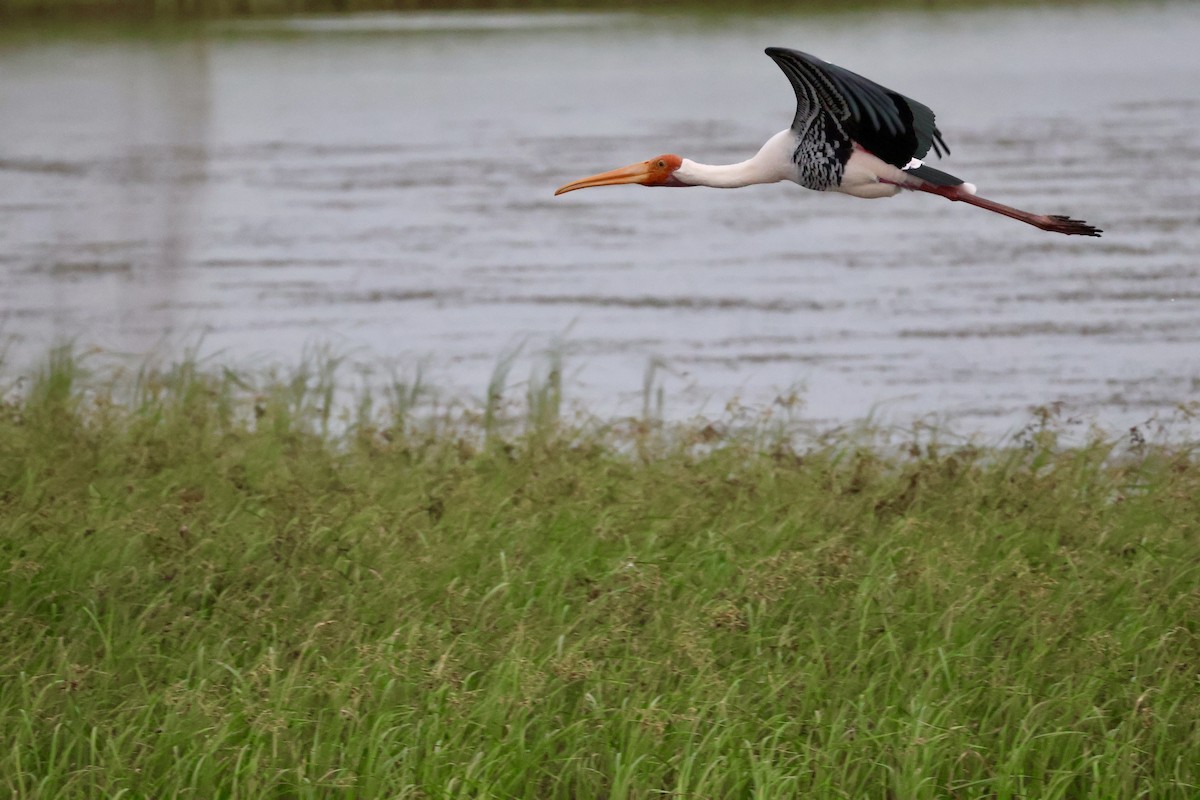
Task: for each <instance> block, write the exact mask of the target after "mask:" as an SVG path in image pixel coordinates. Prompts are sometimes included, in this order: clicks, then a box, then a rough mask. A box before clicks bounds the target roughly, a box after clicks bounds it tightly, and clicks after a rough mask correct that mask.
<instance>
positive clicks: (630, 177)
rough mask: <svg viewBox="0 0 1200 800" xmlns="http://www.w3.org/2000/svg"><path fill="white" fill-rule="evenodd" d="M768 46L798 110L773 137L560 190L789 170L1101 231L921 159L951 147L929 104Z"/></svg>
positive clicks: (734, 183) (720, 179)
mask: <svg viewBox="0 0 1200 800" xmlns="http://www.w3.org/2000/svg"><path fill="white" fill-rule="evenodd" d="M766 53H767V55H768V56H770V57H771V58H772V59H774V61H775V63H776V64H778V65H779V68H780V69H781V70H783V73H784V75H786V76H787V79H788V81H789V82H790V83H791V85H792V89H793V91H794V92H795V94H796V114H795V117H794V118H793V120H792V125H791V127H790V128H788V129H787V130H783V131H780V132H779V133H777V134H775V135H774V136H772V137H771V138H770V139H768V140H767V142H766V144H764V145H763V146H762V148H761V149H760V150H759V151H758V153H757V154H756V155H755V156H754V157H753V158H750V159H747V160H746V161H742V162H739V163H737V164H724V165H713V164H701V163H699V162H696V161H692V160H691V159H687V158H682V157H680V156H677V155H673V154H667V155H662V156H658V157H657V158H652V159H649V160H647V161H644V162H640V163H638V164H631V165H630V166H628V167H622V168H620V169H615V170H611V171H609V172H603V173H600V174H598V175H592V176H591V177H588V178H584V179H582V180H578V181H574V182H572V183H569V184H567V185H565V186H563V187H561V188H559V190H558V191H557V192H555V194H563V193H565V192H570V191H574V190H576V189H586V188H590V187H593V186H607V185H612V184H624V183H639V184H642V185H645V186H712V187H717V188H736V187H740V186H749V185H752V184H756V183H775V182H777V181H784V180H788V181H793V182H795V183H798V184H800V185H801V186H804V187H806V188H808V189H814V190H816V191H834V192H841V193H844V194H849V195H853V196H855V197H863V198H876V197H891V196H893V195H895V194H898V193H899V192H900V191H902V190H906V189H907V190H912V191H921V192H927V193H929V194H937V195H941V196H942V197H945V198H947V199H948V200H955V201H962V202H965V203H968V204H970V205H974V206H978V207H980V208H984V209H986V210H988V211H994V212H996V213H998V214H1003V215H1004V216H1007V217H1011V218H1013V219H1017V220H1020V221H1022V222H1026V223H1028V224H1030V225H1034V226H1036V227H1038V228H1041V229H1042V230H1047V231H1053V232H1056V233H1065V234H1075V235H1082V236H1099V235H1100V233H1101V231H1100V230H1099V229H1097V228H1095V227H1093V226H1091V225H1088V224H1087V223H1085V222H1081V221H1079V220H1074V219H1070V218H1069V217H1065V216H1057V215H1044V214H1033V213H1030V212H1028V211H1021V210H1020V209H1016V208H1012V207H1011V206H1005V205H1001V204H1000V203H996V202H993V201H991V200H986V199H984V198H982V197H979V196H978V195H976V193H975V186H974V185H972V184H970V183H967V182H965V181H963V180H961V179H960V178H956V177H955V176H953V175H950V174H949V173H947V172H943V171H941V170H938V169H934V168H933V167H930V166H927V165H925V164H924V163H923V162H922V161H921V159H922V158H924V157H925V156H926V155H927V154H928V153H929V151H930V150H932V151H933V152H934V154H935V155H937V156H939V157H940V156H942V155H949V153H950V148H949V147H947V146H946V142H945V140H944V139H943V138H942V133H941V131H939V130H938V128H937V124H936V120H935V116H934V113H933V111H932V110H931V109H930V108H929V107H928V106H926V105H925V104H923V103H920V102H917V101H916V100H913V99H912V98H910V97H906V96H905V95H902V94H900V93H899V92H895V91H892V90H891V89H888V88H886V87H884V86H880V85H879V84H878V83H875V82H874V81H872V80H870V79H868V78H864V77H863V76H861V75H859V74H857V73H854V72H851V71H850V70H848V69H844V68H842V67H839V66H836V65H834V64H830V63H828V62H826V61H822V60H821V59H819V58H816V57H815V56H811V55H809V54H807V53H802V52H800V51H798V50H790V49H787V48H783V47H769V48H767V51H766Z"/></svg>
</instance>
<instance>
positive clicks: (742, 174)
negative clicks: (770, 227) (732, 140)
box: [673, 129, 796, 189]
mask: <svg viewBox="0 0 1200 800" xmlns="http://www.w3.org/2000/svg"><path fill="white" fill-rule="evenodd" d="M794 139H795V134H794V133H793V132H792V131H791V129H788V130H786V131H780V132H779V133H777V134H775V135H774V136H772V137H771V138H770V139H768V140H767V143H766V144H764V145H763V146H762V147H761V148H760V149H759V151H758V152H757V153H756V154H755V155H754V157H753V158H748V159H746V160H745V161H740V162H738V163H737V164H701V163H699V162H697V161H692V160H691V159H690V158H685V159H683V164H682V165H680V167H679V169H677V170H675V174H674V176H673V177H675V178H676V179H677V180H679V181H680V182H682V183H686V184H688V185H689V186H711V187H713V188H716V189H736V188H738V187H740V186H752V185H754V184H756V183H775V182H776V181H784V180H794V179H795V173H796V165H795V164H794V163H792V150H793V149H794V147H795V145H794V143H793V142H794Z"/></svg>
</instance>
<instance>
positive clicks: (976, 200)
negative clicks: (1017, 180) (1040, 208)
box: [904, 182, 1103, 236]
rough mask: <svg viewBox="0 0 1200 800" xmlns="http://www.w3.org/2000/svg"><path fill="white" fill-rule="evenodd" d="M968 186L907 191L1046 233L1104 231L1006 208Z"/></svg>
mask: <svg viewBox="0 0 1200 800" xmlns="http://www.w3.org/2000/svg"><path fill="white" fill-rule="evenodd" d="M966 185H967V184H959V185H957V186H935V185H933V184H931V183H926V182H921V183H916V182H912V183H908V184H905V186H904V188H905V189H913V190H915V191H919V192H929V193H930V194H936V195H941V196H942V197H944V198H946V199H947V200H955V201H961V202H963V203H970V204H971V205H973V206H979V207H980V208H984V209H987V210H988V211H995V212H996V213H997V214H1003V215H1004V216H1006V217H1012V218H1013V219H1019V220H1021V222H1026V223H1028V224H1030V225H1033V226H1034V227H1037V228H1041V229H1042V230H1044V231H1053V232H1054V233H1065V234H1067V235H1076V236H1099V235H1100V234H1101V233H1103V231H1101V230H1100V229H1099V228H1096V227H1093V226H1091V225H1088V224H1087V223H1086V222H1083V221H1081V220H1077V219H1071V218H1070V217H1062V216H1059V215H1057V214H1050V215H1047V214H1031V213H1029V212H1028V211H1022V210H1021V209H1019V208H1013V207H1012V206H1006V205H1004V204H1002V203H997V202H995V201H993V200H988V199H987V198H984V197H979V196H977V195H975V194H973V193H972V192H970V191H968V190H967V189H966V188H964V187H965V186H966Z"/></svg>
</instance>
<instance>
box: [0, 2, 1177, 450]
mask: <svg viewBox="0 0 1200 800" xmlns="http://www.w3.org/2000/svg"><path fill="white" fill-rule="evenodd" d="M1198 34H1200V9H1197V8H1195V7H1193V6H1192V5H1190V4H1177V5H1165V6H1132V7H1125V6H1121V7H1103V8H1091V9H1081V8H1071V9H1066V10H1047V9H1021V10H998V11H987V12H956V13H945V14H920V13H911V14H891V15H878V14H873V15H870V16H863V15H849V16H836V15H835V16H827V17H814V18H789V17H772V18H754V17H739V18H737V19H730V20H726V21H725V24H723V25H713V24H708V23H694V22H689V21H688V20H686V19H680V18H665V17H642V16H638V15H633V14H622V15H597V14H580V15H572V14H552V15H540V14H533V15H522V14H479V15H459V14H455V15H428V14H420V15H407V16H405V15H401V16H388V15H382V16H379V15H370V16H366V17H354V18H337V19H334V20H325V19H318V20H302V21H282V22H272V23H262V22H256V23H252V24H248V25H243V26H235V27H234V28H232V29H231V28H230V27H229V25H228V24H227V23H223V24H221V25H220V26H218V27H216V28H214V29H213V30H212V31H210V33H209V34H208V35H196V36H180V37H175V38H166V39H163V38H158V39H155V38H140V39H128V38H119V39H111V40H105V39H96V38H84V39H80V40H70V41H62V40H59V41H56V42H49V43H39V44H30V43H29V42H28V41H25V42H16V41H8V42H0V214H3V217H4V219H5V222H6V224H5V225H4V226H2V227H0V274H2V275H3V282H4V286H5V288H6V291H5V293H4V297H3V299H2V300H0V332H2V333H3V334H4V335H6V336H7V337H8V339H9V340H10V343H11V346H10V350H9V361H10V362H11V363H13V364H20V363H22V362H24V361H27V360H28V359H32V358H35V357H38V356H40V355H41V354H42V353H44V351H45V349H46V347H48V346H49V345H50V344H51V343H52V342H53V341H55V340H56V339H62V338H66V337H73V338H75V339H76V340H77V341H79V342H80V343H81V344H83V345H96V346H99V347H102V348H105V349H106V350H109V351H114V352H119V353H128V354H132V355H134V356H139V355H140V354H144V353H146V352H147V351H149V350H152V349H155V348H160V349H161V348H166V349H172V348H176V349H177V348H179V347H181V346H183V345H185V344H188V343H192V342H194V341H196V340H197V339H200V338H202V340H203V345H202V351H204V352H212V351H220V352H222V353H223V355H222V358H224V359H229V360H234V361H239V362H255V361H257V362H259V363H261V361H262V360H264V359H270V360H281V361H284V362H293V361H294V360H295V359H296V358H298V357H299V355H300V353H301V352H302V351H303V349H304V348H305V347H306V346H309V345H311V344H312V343H314V342H329V343H332V344H333V345H334V346H335V347H337V348H340V349H343V350H347V351H349V352H351V353H352V355H353V356H354V357H355V358H357V359H360V360H362V361H363V362H366V363H379V362H381V361H393V362H395V363H398V364H400V365H402V366H403V365H410V364H413V363H417V362H421V363H424V364H425V369H426V371H427V378H428V379H429V380H430V381H432V382H433V383H435V384H438V385H441V386H444V387H446V388H447V389H448V390H450V391H460V392H466V393H470V394H474V395H478V394H480V393H481V392H482V391H483V389H484V387H485V386H486V384H487V380H488V377H489V375H490V373H491V371H492V369H493V368H494V366H495V365H496V363H497V362H498V361H499V360H500V359H501V358H502V357H503V356H504V355H505V354H506V353H507V352H508V351H510V350H511V349H513V348H515V347H517V346H519V345H520V346H523V350H522V353H523V354H524V355H523V358H524V359H525V361H526V362H528V361H529V360H536V358H537V353H538V352H539V351H541V350H543V349H544V348H546V347H552V346H555V347H561V348H562V349H563V350H564V351H565V353H564V355H565V356H566V363H567V367H568V377H569V384H568V396H571V397H574V398H576V399H577V400H579V401H580V402H583V403H586V404H587V405H588V407H589V408H591V409H593V410H594V411H596V412H597V413H600V414H609V413H616V412H620V411H624V412H636V411H637V410H638V409H640V405H641V400H642V398H641V392H642V381H643V376H644V372H645V369H646V365H647V364H648V363H651V362H652V361H653V360H656V359H659V360H661V362H662V363H663V364H665V365H666V366H665V368H664V369H662V370H659V371H658V373H657V374H658V376H659V377H660V379H661V380H663V381H664V382H665V384H666V396H667V398H668V407H667V410H668V412H671V413H673V414H675V415H677V416H683V415H687V414H691V413H693V412H695V411H705V412H707V413H719V412H720V410H721V409H722V408H723V407H724V405H725V404H726V402H728V401H729V400H730V399H732V398H735V397H736V398H739V399H740V400H742V401H743V402H747V403H750V404H758V405H769V404H770V403H771V401H772V400H773V399H774V398H775V397H776V396H778V395H781V394H787V393H788V392H789V391H790V390H791V389H792V388H793V387H796V386H802V387H804V391H803V396H804V398H805V401H806V403H807V407H806V413H808V414H809V415H811V416H812V417H813V418H814V419H817V420H824V421H830V422H836V421H846V420H850V419H856V418H860V417H862V416H864V415H866V414H868V413H876V414H877V415H878V414H880V413H882V414H883V415H884V416H888V417H890V418H892V419H896V420H898V421H902V422H907V421H908V420H910V419H912V418H913V417H914V416H918V415H924V414H930V413H932V414H937V415H942V416H945V417H947V418H950V419H955V420H958V423H959V425H960V427H965V428H967V429H979V428H982V429H984V430H987V431H990V432H999V431H1002V430H1007V429H1011V428H1013V427H1015V426H1019V425H1020V424H1023V422H1024V421H1025V419H1026V409H1027V407H1028V406H1030V405H1034V404H1042V403H1049V402H1053V401H1057V400H1064V401H1066V402H1067V403H1068V404H1069V406H1070V407H1072V408H1074V409H1076V410H1078V411H1081V412H1083V413H1086V414H1095V415H1096V416H1097V418H1098V419H1099V420H1100V421H1101V422H1102V423H1103V424H1105V425H1106V426H1108V427H1110V428H1114V429H1119V428H1122V427H1127V426H1128V425H1130V424H1134V423H1136V422H1140V421H1142V420H1144V419H1145V418H1146V417H1147V416H1149V415H1151V414H1155V413H1158V414H1169V413H1171V411H1172V409H1173V408H1175V407H1176V406H1177V405H1178V404H1179V403H1183V402H1189V401H1194V400H1196V399H1197V394H1198V392H1197V390H1198V387H1197V382H1196V381H1197V376H1198V375H1200V348H1198V347H1197V340H1200V293H1198V292H1196V291H1195V286H1196V278H1197V277H1198V276H1197V272H1198V271H1200V258H1197V256H1198V255H1200V234H1197V233H1196V231H1197V230H1198V228H1197V223H1200V207H1198V206H1197V205H1196V203H1195V201H1194V193H1195V187H1196V186H1197V185H1200V143H1198V142H1197V138H1196V133H1195V131H1196V130H1200V102H1198V101H1197V100H1196V99H1195V96H1194V95H1195V92H1194V86H1195V85H1196V84H1197V81H1200V63H1197V62H1196V61H1195V59H1193V58H1191V57H1190V53H1191V42H1192V41H1194V40H1195V39H1196V36H1197V35H1198ZM930 39H934V40H936V41H937V42H938V47H937V48H927V47H914V46H913V42H914V41H916V40H920V41H928V40H930ZM768 44H785V45H791V46H798V47H803V48H808V49H812V50H815V51H817V52H819V53H821V54H822V55H824V56H826V57H829V58H832V59H834V60H837V61H839V62H841V63H843V64H846V65H847V66H850V67H851V68H854V69H857V70H859V71H861V72H863V73H864V74H868V75H874V76H878V77H880V78H881V79H886V82H887V83H888V84H889V85H893V86H895V87H896V88H897V89H900V90H902V91H907V92H908V93H909V94H912V95H913V96H915V97H917V98H918V99H920V100H922V101H924V102H927V103H928V104H930V105H931V106H932V107H933V108H934V109H935V110H937V111H938V112H939V122H940V123H941V127H942V129H943V131H944V132H945V134H946V138H947V140H948V141H949V142H950V144H951V146H952V147H953V148H954V157H953V159H951V161H950V162H948V164H947V168H948V169H949V170H950V171H951V172H953V173H955V174H958V175H962V176H963V177H965V178H967V179H969V180H971V181H973V182H975V183H977V184H979V185H980V187H981V191H982V192H983V193H985V194H986V195H987V196H989V197H993V198H995V199H997V200H1000V201H1002V202H1010V203H1012V204H1014V205H1018V206H1021V207H1029V208H1032V209H1034V210H1039V211H1046V212H1062V211H1065V212H1069V213H1071V214H1073V215H1075V216H1077V217H1081V218H1084V219H1088V220H1089V221H1094V222H1096V223H1097V224H1099V225H1101V227H1104V228H1105V229H1106V231H1107V233H1106V235H1105V238H1104V239H1103V240H1101V241H1099V242H1096V241H1086V242H1078V241H1073V240H1069V239H1066V238H1065V237H1054V236H1052V235H1050V234H1045V233H1042V232H1040V231H1036V230H1033V229H1029V230H1025V229H1024V227H1025V226H1021V225H1019V224H1017V223H1013V222H1010V221H1007V220H1002V219H999V218H996V217H992V216H991V215H985V214H982V213H980V212H978V211H975V210H972V209H965V208H959V207H957V206H952V205H951V204H948V203H940V202H939V201H937V200H936V199H935V198H924V197H912V196H905V197H900V198H897V199H895V200H891V201H878V202H867V201H859V200H853V199H849V198H841V197H822V196H818V195H816V194H813V193H807V192H804V191H802V190H800V189H798V188H797V187H794V186H781V185H780V186H769V187H758V188H755V189H744V190H739V191H736V192H719V191H712V190H703V189H696V190H692V191H687V192H678V191H675V192H666V191H647V190H643V189H640V188H632V187H631V188H628V189H624V190H622V189H612V190H597V191H596V192H594V193H591V196H590V197H583V196H582V195H583V194H585V193H578V195H569V196H566V197H562V198H557V199H555V198H552V197H551V193H552V192H553V189H554V188H555V187H556V186H558V185H560V184H561V183H563V182H564V181H565V180H568V179H571V178H574V177H578V176H579V175H581V174H587V173H589V172H594V171H597V170H600V169H605V168H608V167H610V166H614V165H617V164H622V163H627V162H630V161H633V160H635V159H639V158H645V157H648V156H651V155H654V154H656V153H659V152H663V151H666V150H673V151H676V152H681V153H684V154H685V155H689V156H692V157H695V158H697V159H700V160H704V161H709V162H720V161H734V160H739V159H741V158H744V157H746V156H747V155H749V154H751V153H752V152H753V151H754V150H755V149H756V148H757V146H758V145H759V143H761V141H763V140H764V139H765V138H766V137H767V136H769V135H770V134H772V133H774V132H775V131H776V130H779V129H780V128H782V127H784V126H785V125H786V124H787V122H788V121H789V120H790V118H791V114H792V98H791V94H790V90H789V89H788V87H787V83H786V81H785V80H784V79H783V77H782V76H781V75H780V74H778V72H777V70H776V69H775V67H774V65H772V64H771V63H770V61H769V59H767V58H766V57H765V56H764V55H762V53H761V50H762V47H763V46H765V45H768ZM1118 45H1119V46H1118ZM1015 50H1019V51H1020V57H1019V58H1014V56H1013V53H1014V52H1015ZM1047 76H1050V79H1048V77H1047ZM529 369H532V366H531V365H530V364H528V363H524V364H522V363H519V364H518V366H517V367H516V370H515V372H514V375H518V376H520V375H522V374H524V373H525V372H526V371H528V370H529Z"/></svg>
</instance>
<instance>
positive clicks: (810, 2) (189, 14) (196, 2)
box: [0, 0, 1081, 22]
mask: <svg viewBox="0 0 1200 800" xmlns="http://www.w3.org/2000/svg"><path fill="white" fill-rule="evenodd" d="M1053 1H1054V0H1051V2H1053ZM1080 3H1081V0H1058V2H1057V3H1055V4H1076V5H1078V4H1080ZM1045 4H1046V0H1041V2H1039V0H988V2H987V5H1045ZM979 5H981V4H980V3H972V2H966V0H848V2H838V1H837V0H763V1H762V2H749V1H748V0H740V1H738V0H735V1H734V2H729V0H686V1H685V2H682V3H681V2H672V1H671V0H650V2H636V1H635V0H490V1H489V0H0V20H7V21H10V22H13V21H27V22H37V21H39V20H42V21H58V22H69V21H72V20H77V21H93V22H94V21H105V20H109V21H119V22H129V21H138V20H146V21H174V20H179V21H183V20H202V19H225V18H238V17H273V16H274V17H278V16H294V15H304V14H342V13H359V12H380V11H653V12H669V13H691V12H701V13H725V14H742V13H746V14H750V13H764V12H773V13H781V12H786V13H805V12H834V11H844V10H861V9H872V8H892V9H899V10H903V9H914V10H930V9H938V8H975V7H978V6H979Z"/></svg>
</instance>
